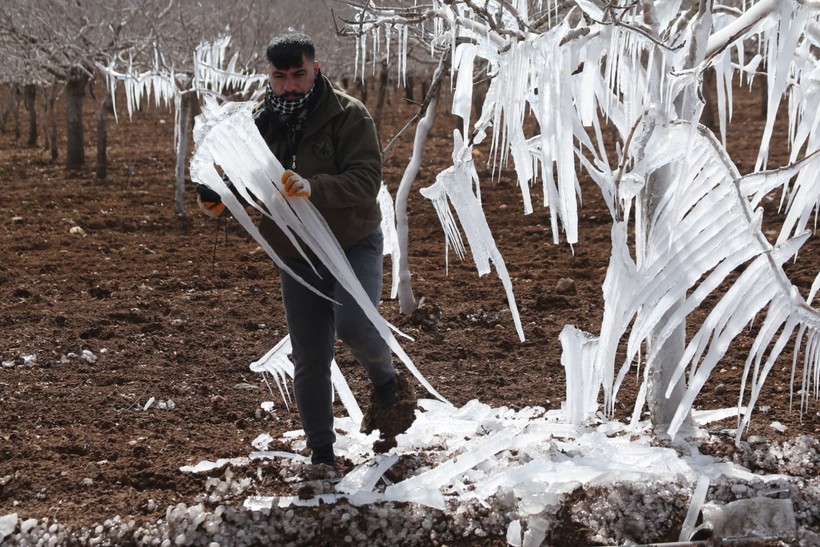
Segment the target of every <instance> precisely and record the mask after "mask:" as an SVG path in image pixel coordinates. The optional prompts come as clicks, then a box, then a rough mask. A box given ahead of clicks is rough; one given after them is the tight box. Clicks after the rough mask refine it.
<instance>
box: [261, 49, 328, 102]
mask: <svg viewBox="0 0 820 547" xmlns="http://www.w3.org/2000/svg"><path fill="white" fill-rule="evenodd" d="M317 74H319V62H318V61H313V62H311V61H309V60H308V59H307V58H306V57H305V56H302V64H301V65H300V66H294V67H291V68H289V69H287V70H285V69H280V68H277V67H276V66H274V65H272V64H268V78H269V79H270V86H271V89H273V92H274V93H275V94H276V95H277V96H278V97H280V98H282V99H286V100H289V101H293V100H297V99H301V98H302V97H304V96H305V94H306V93H307V92H308V91H310V88H311V87H313V82H314V81H315V80H316V75H317Z"/></svg>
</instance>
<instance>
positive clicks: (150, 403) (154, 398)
mask: <svg viewBox="0 0 820 547" xmlns="http://www.w3.org/2000/svg"><path fill="white" fill-rule="evenodd" d="M156 400H157V399H156V397H151V398H150V399H148V402H147V403H145V406H144V407H142V409H143V410H148V409H149V408H151V405H153V404H154V401H156Z"/></svg>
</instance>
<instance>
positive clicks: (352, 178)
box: [309, 104, 382, 209]
mask: <svg viewBox="0 0 820 547" xmlns="http://www.w3.org/2000/svg"><path fill="white" fill-rule="evenodd" d="M337 127H338V130H337V131H335V135H334V143H333V144H334V155H335V160H336V166H337V174H324V173H323V174H317V175H314V176H312V177H309V180H310V189H311V194H312V195H311V198H310V200H311V201H312V202H313V204H314V205H316V206H317V207H322V208H327V209H335V208H344V207H355V206H358V205H363V204H368V203H373V202H374V201H375V200H376V197H377V196H378V193H379V188H380V186H381V181H382V158H381V147H380V146H379V139H378V136H377V135H376V126H375V124H374V123H373V119H372V118H371V117H370V115H369V114H368V113H367V111H366V110H365V109H364V107H363V106H360V105H353V104H349V105H347V107H346V108H345V110H344V113H343V114H342V117H341V120H340V123H339V125H338V126H337Z"/></svg>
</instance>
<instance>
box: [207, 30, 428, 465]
mask: <svg viewBox="0 0 820 547" xmlns="http://www.w3.org/2000/svg"><path fill="white" fill-rule="evenodd" d="M266 55H267V59H268V63H269V66H268V68H269V72H268V76H269V86H268V88H267V90H266V93H265V100H264V103H263V104H262V105H260V107H259V108H257V110H256V111H255V114H254V119H255V122H256V126H257V128H258V130H259V132H260V134H261V135H262V137H263V138H264V139H265V142H266V143H267V144H268V146H269V147H270V149H271V151H272V152H273V154H274V155H275V156H276V157H277V158H278V159H279V161H281V162H282V165H283V167H285V169H286V170H285V172H284V174H283V175H282V184H283V185H284V188H285V194H286V197H287V198H288V199H309V200H310V201H311V202H312V203H313V205H314V206H315V207H316V208H317V209H318V210H319V212H320V213H321V214H322V216H323V217H324V219H325V221H326V222H327V224H328V226H329V227H330V229H331V230H332V232H333V234H334V235H335V236H336V238H337V239H338V241H339V243H340V245H341V247H342V249H344V251H345V254H346V256H347V258H348V261H349V262H350V265H351V266H352V267H353V271H354V272H355V273H356V276H357V278H358V279H359V281H360V282H361V284H362V286H363V287H364V289H365V291H366V293H367V295H368V296H369V297H370V299H371V300H372V302H373V304H374V305H378V302H379V299H380V295H381V290H382V269H383V237H382V232H381V228H380V223H381V210H380V208H379V205H378V202H377V199H376V198H377V195H378V192H379V188H380V185H381V149H380V146H379V142H378V138H377V135H376V127H375V125H374V123H373V120H372V118H371V117H370V114H369V113H368V112H367V109H366V108H365V106H364V105H363V104H362V103H361V102H359V101H357V100H356V99H354V98H353V97H350V96H348V95H346V94H344V93H342V92H340V91H337V90H335V89H334V88H333V87H332V85H331V83H330V81H329V80H328V79H327V78H325V77H324V76H323V75H322V73H321V72H320V70H319V62H318V61H317V60H316V57H315V48H314V45H313V42H312V41H311V39H310V38H309V37H308V36H306V35H305V34H302V33H299V32H288V33H285V34H282V35H280V36H277V37H276V38H274V39H273V40H272V41H271V43H270V44H269V45H268V48H267V51H266ZM197 192H198V193H199V202H200V205H201V206H202V207H203V210H205V211H206V212H208V213H209V214H211V215H214V214H216V215H218V214H220V213H221V210H222V208H223V207H224V206H222V204H221V203H219V199H218V196H217V197H214V194H215V193H214V192H212V191H210V190H209V189H207V188H206V187H201V186H200V187H197ZM260 232H261V233H262V235H263V236H264V237H265V239H266V240H267V241H268V242H269V243H270V244H271V246H272V247H273V249H274V250H275V251H276V253H277V254H278V255H279V256H281V257H282V258H283V260H284V261H285V262H286V263H287V264H288V266H290V267H291V268H292V269H293V271H294V272H295V273H297V274H298V275H299V276H300V277H301V278H302V279H304V280H305V281H307V282H308V283H310V284H311V285H312V286H313V287H315V288H316V289H318V290H319V291H320V292H321V293H322V294H325V295H327V296H328V297H330V298H332V299H333V300H335V301H336V302H338V303H339V304H334V303H333V302H331V301H329V300H327V299H325V298H322V297H320V296H318V295H316V294H315V293H313V292H312V291H310V290H308V289H307V288H305V287H304V286H303V285H302V284H300V283H299V282H298V281H296V280H295V279H294V278H292V277H291V276H290V275H288V274H286V273H285V272H282V271H280V274H281V289H282V300H283V303H284V306H285V316H286V319H287V324H288V331H289V333H290V338H291V344H292V347H293V352H292V357H293V360H294V380H293V384H294V393H295V396H296V405H297V407H298V410H299V416H300V418H301V420H302V425H303V427H304V430H305V437H306V439H307V446H308V448H310V449H311V461H312V462H313V463H314V464H325V465H329V466H332V467H333V466H335V458H334V454H333V443H334V441H335V439H336V437H335V433H334V431H333V409H332V388H331V381H330V364H331V360H332V359H333V351H334V345H335V338H336V336H338V337H339V339H340V340H341V341H342V342H344V344H345V345H346V346H347V347H348V348H349V349H350V352H351V354H352V355H353V356H354V357H355V358H356V360H357V361H358V362H359V363H361V364H362V365H363V366H364V369H365V371H366V373H367V376H368V378H369V379H370V381H371V382H372V385H373V392H372V395H371V402H370V408H369V409H368V411H367V413H366V416H365V420H364V423H363V427H362V429H363V431H365V432H367V433H369V432H371V431H373V430H375V429H379V430H380V433H381V436H382V442H381V444H377V445H376V446H375V448H376V449H377V450H379V449H381V450H385V449H389V448H390V447H392V446H395V436H396V435H397V434H398V433H401V432H403V431H406V430H407V428H408V427H409V426H410V424H411V423H412V421H413V414H414V408H415V404H416V400H415V396H414V394H413V390H412V387H411V386H410V385H409V384H408V383H407V381H406V380H405V379H404V378H403V377H402V376H401V375H397V374H396V371H395V369H394V368H393V361H392V356H391V352H390V349H389V347H388V345H387V344H386V342H385V341H384V340H383V339H382V338H381V336H379V333H378V331H377V330H376V328H375V327H374V326H373V325H372V324H371V322H370V321H369V319H368V318H367V317H366V316H365V314H364V312H363V311H362V310H361V308H360V307H359V305H358V304H356V302H355V300H354V299H353V297H352V296H351V295H350V294H349V293H347V291H345V290H344V289H343V288H342V287H341V286H340V284H339V283H338V282H337V281H336V280H335V279H334V277H333V275H332V272H329V271H328V269H327V267H325V266H324V265H323V264H321V263H319V262H318V261H317V260H316V259H313V262H314V265H315V267H316V270H317V271H318V276H317V274H316V273H315V272H314V271H313V268H312V267H311V265H310V264H308V263H307V262H305V261H304V260H302V259H301V258H300V256H299V254H298V252H297V251H296V249H295V248H294V247H293V245H292V244H291V242H290V241H289V239H288V238H287V236H285V234H283V233H282V231H281V230H280V229H279V228H278V227H277V226H276V224H275V223H274V222H273V221H271V220H270V219H268V218H267V217H263V219H262V221H261V223H260Z"/></svg>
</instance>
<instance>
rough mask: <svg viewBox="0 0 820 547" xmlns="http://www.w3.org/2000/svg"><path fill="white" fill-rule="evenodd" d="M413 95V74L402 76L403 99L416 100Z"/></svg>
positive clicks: (411, 101) (409, 101)
mask: <svg viewBox="0 0 820 547" xmlns="http://www.w3.org/2000/svg"><path fill="white" fill-rule="evenodd" d="M414 97H415V96H414V95H413V75H412V74H408V75H407V76H405V78H404V100H405V101H407V102H408V103H411V104H412V103H414V102H416V101H415V99H414Z"/></svg>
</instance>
